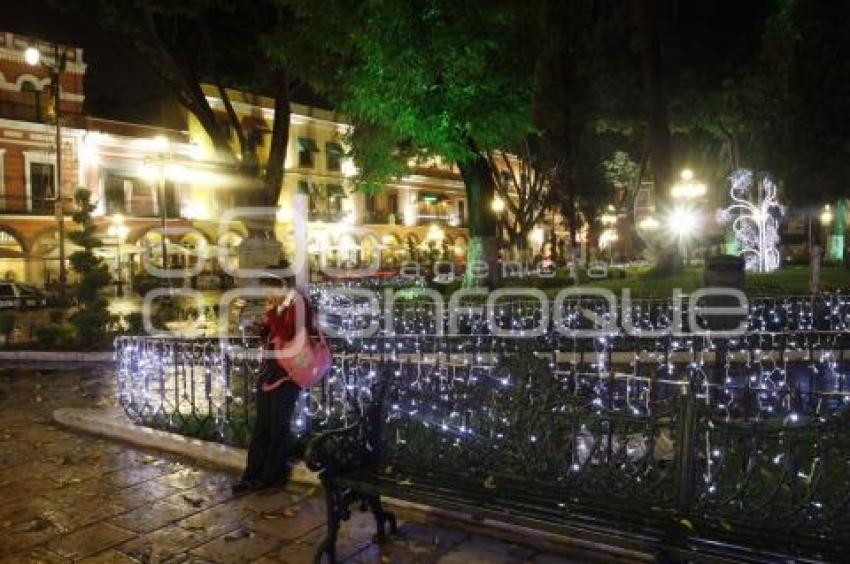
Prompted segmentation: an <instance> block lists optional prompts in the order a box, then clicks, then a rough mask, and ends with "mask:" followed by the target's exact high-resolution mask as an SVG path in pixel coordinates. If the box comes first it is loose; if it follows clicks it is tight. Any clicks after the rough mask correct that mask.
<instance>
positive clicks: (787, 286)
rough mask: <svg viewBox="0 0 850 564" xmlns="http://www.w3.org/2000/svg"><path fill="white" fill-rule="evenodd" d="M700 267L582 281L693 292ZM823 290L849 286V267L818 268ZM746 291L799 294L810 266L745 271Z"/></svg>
mask: <svg viewBox="0 0 850 564" xmlns="http://www.w3.org/2000/svg"><path fill="white" fill-rule="evenodd" d="M702 277H703V270H702V268H689V269H687V270H683V271H681V272H679V273H677V274H675V275H674V276H664V277H662V276H656V275H654V274H652V273H650V272H640V273H632V272H628V273H627V274H626V278H623V279H612V280H587V281H582V282H583V285H586V286H595V287H600V288H608V289H609V290H611V291H612V292H614V293H615V294H620V292H621V291H622V290H623V288H630V289H631V291H632V296H633V297H669V296H672V295H673V289H674V288H681V289H682V291H683V292H685V293H687V292H692V291H693V290H695V289H697V288H699V287H700V286H702ZM821 287H822V289H823V290H824V291H834V290H840V289H847V288H850V271H849V270H846V269H844V268H842V267H838V266H834V267H826V268H824V269H823V270H822V272H821ZM746 293H747V294H748V295H751V296H770V295H779V294H782V295H800V294H808V293H809V268H808V267H807V266H787V267H784V268H781V269H779V270H776V271H774V272H770V273H747V288H746Z"/></svg>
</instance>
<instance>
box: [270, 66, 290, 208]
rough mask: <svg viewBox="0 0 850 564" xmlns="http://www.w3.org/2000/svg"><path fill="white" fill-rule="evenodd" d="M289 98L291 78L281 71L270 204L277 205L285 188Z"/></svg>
mask: <svg viewBox="0 0 850 564" xmlns="http://www.w3.org/2000/svg"><path fill="white" fill-rule="evenodd" d="M289 102H290V98H289V80H288V79H287V75H286V73H285V72H283V71H281V77H280V79H279V83H278V88H277V92H276V93H275V99H274V125H273V126H272V140H271V147H270V148H269V160H268V162H267V163H266V194H267V197H268V205H271V206H277V205H278V202H279V201H280V193H281V190H283V171H284V167H285V166H286V150H287V146H288V143H289V121H290V117H291V115H292V108H291V107H290V103H289Z"/></svg>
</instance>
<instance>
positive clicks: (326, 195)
mask: <svg viewBox="0 0 850 564" xmlns="http://www.w3.org/2000/svg"><path fill="white" fill-rule="evenodd" d="M298 184H299V190H307V193H308V194H309V202H310V204H309V212H308V216H309V219H308V221H338V220H339V219H340V216H341V215H342V199H343V198H345V197H346V196H345V190H343V188H342V186H340V185H339V184H328V185H324V186H323V185H320V184H309V185H308V183H307V182H305V181H303V180H302V181H300V182H299V183H298Z"/></svg>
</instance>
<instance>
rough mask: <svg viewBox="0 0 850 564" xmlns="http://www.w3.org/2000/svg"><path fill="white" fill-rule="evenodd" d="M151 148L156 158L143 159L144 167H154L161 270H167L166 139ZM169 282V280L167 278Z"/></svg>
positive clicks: (168, 156) (161, 138)
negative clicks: (154, 151)
mask: <svg viewBox="0 0 850 564" xmlns="http://www.w3.org/2000/svg"><path fill="white" fill-rule="evenodd" d="M152 144H153V147H154V149H155V150H156V157H153V158H149V159H145V165H146V167H155V169H156V172H155V174H156V183H157V200H158V202H159V222H160V231H161V233H160V244H161V249H160V250H161V252H162V264H161V265H160V266H161V268H162V270H163V271H165V270H166V269H167V268H168V246H167V241H166V229H167V227H166V224H167V219H168V210H167V206H166V203H165V166H166V163H167V162H168V161H169V160H170V155H169V143H168V139H166V138H165V137H162V136H159V137H155V138H154V139H153V141H152ZM169 281H170V278H169Z"/></svg>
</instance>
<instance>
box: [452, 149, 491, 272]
mask: <svg viewBox="0 0 850 564" xmlns="http://www.w3.org/2000/svg"><path fill="white" fill-rule="evenodd" d="M469 144H470V147H471V148H472V150H473V155H474V156H473V157H472V158H471V159H470V160H468V161H466V162H462V163H458V168H459V169H460V175H461V177H462V178H463V183H464V186H465V187H466V200H467V209H468V210H469V246H468V249H467V255H466V257H467V268H466V276H465V277H464V284H465V285H474V284H477V283H478V282H480V281H479V280H476V279H475V278H474V276H473V270H477V269H476V268H475V267H476V264H480V263H482V262H483V263H486V264H487V279H486V282H487V284H488V285H490V286H491V287H495V286H497V285H498V283H499V279H500V278H501V271H500V265H499V261H498V244H497V239H496V221H495V218H494V217H493V214H492V213H490V205H489V204H490V202H492V201H493V196H494V195H495V193H496V185H495V182H494V181H493V175H492V174H491V171H490V165H489V164H488V162H487V159H486V158H485V157H484V156H483V155H482V154H481V153H480V152H479V151H477V150H476V149H475V147H474V144H473V143H472V141H470V142H469Z"/></svg>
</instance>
